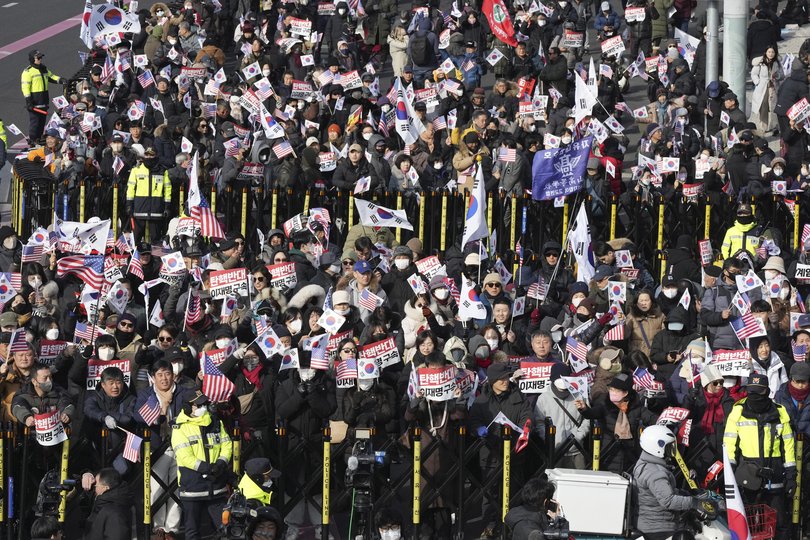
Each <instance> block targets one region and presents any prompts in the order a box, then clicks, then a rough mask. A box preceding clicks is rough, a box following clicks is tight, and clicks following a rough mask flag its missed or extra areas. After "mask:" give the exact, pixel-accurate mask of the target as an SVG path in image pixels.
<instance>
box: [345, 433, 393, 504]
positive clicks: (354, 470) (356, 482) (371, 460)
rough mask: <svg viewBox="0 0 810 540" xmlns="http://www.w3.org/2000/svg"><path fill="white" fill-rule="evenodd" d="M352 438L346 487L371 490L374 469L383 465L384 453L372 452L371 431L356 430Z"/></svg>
mask: <svg viewBox="0 0 810 540" xmlns="http://www.w3.org/2000/svg"><path fill="white" fill-rule="evenodd" d="M354 437H355V443H354V446H353V447H352V453H351V455H350V456H349V458H348V460H347V462H346V487H350V488H354V489H356V490H358V491H361V490H371V488H372V482H373V476H374V467H375V466H377V465H383V464H385V458H386V453H385V452H375V451H374V447H373V445H372V443H371V430H369V429H362V428H358V429H357V430H355V434H354Z"/></svg>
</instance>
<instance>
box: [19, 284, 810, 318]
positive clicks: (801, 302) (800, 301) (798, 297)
mask: <svg viewBox="0 0 810 540" xmlns="http://www.w3.org/2000/svg"><path fill="white" fill-rule="evenodd" d="M15 289H16V287H15ZM794 290H795V291H796V305H797V306H799V311H801V312H802V313H807V308H806V307H805V305H804V300H803V299H802V295H801V293H799V289H794Z"/></svg>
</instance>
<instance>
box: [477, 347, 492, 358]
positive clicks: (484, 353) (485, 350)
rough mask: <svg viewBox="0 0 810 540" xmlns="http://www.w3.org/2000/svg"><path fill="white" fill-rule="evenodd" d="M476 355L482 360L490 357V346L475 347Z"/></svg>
mask: <svg viewBox="0 0 810 540" xmlns="http://www.w3.org/2000/svg"><path fill="white" fill-rule="evenodd" d="M475 357H476V358H478V359H481V360H483V359H484V358H489V346H487V347H478V348H477V349H475Z"/></svg>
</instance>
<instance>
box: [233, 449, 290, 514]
mask: <svg viewBox="0 0 810 540" xmlns="http://www.w3.org/2000/svg"><path fill="white" fill-rule="evenodd" d="M279 478H281V471H279V470H278V469H276V468H274V467H273V465H272V464H271V463H270V460H269V459H267V458H264V457H256V458H250V459H248V460H247V461H245V473H244V474H243V475H242V478H241V479H240V480H239V486H238V487H237V489H238V490H239V491H240V492H241V493H242V495H244V496H245V498H246V499H247V500H248V503H249V504H250V503H252V504H259V505H261V506H269V505H270V503H271V501H272V497H273V484H274V481H275V480H278V479H279Z"/></svg>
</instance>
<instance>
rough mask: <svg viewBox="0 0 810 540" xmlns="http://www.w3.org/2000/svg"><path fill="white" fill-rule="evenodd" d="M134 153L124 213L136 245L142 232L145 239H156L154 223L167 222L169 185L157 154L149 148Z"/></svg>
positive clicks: (167, 177)
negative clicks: (131, 224) (132, 222)
mask: <svg viewBox="0 0 810 540" xmlns="http://www.w3.org/2000/svg"><path fill="white" fill-rule="evenodd" d="M133 150H135V151H136V153H138V164H137V165H136V166H135V167H133V168H132V170H131V171H130V172H129V182H127V212H128V213H129V215H130V216H131V217H133V218H135V224H136V228H137V231H135V237H136V240H135V241H136V242H140V241H141V238H143V235H144V229H145V228H146V227H149V230H148V231H147V232H146V235H147V236H146V240H147V241H151V240H155V239H157V238H158V236H159V234H158V222H159V221H167V220H168V217H169V203H170V202H171V200H172V182H171V180H169V173H168V172H167V171H165V170H164V169H163V167H162V166H161V165H160V163H159V162H158V157H157V152H155V149H154V148H152V147H151V146H150V147H149V148H147V149H146V150H144V151H143V154H141V153H140V148H137V147H133Z"/></svg>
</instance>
